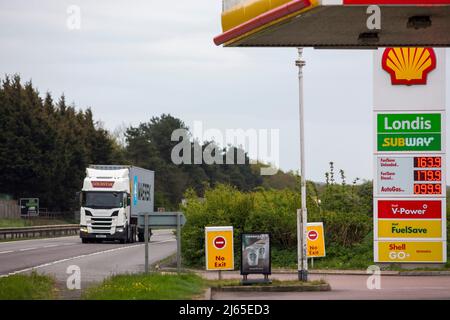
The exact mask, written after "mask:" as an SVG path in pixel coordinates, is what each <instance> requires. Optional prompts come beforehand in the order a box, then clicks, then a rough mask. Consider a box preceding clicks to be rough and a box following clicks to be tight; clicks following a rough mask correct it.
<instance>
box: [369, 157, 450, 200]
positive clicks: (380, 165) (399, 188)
mask: <svg viewBox="0 0 450 320" xmlns="http://www.w3.org/2000/svg"><path fill="white" fill-rule="evenodd" d="M376 166H377V167H376V180H375V182H376V185H375V186H374V187H375V188H374V193H375V196H402V197H405V196H421V197H436V196H445V193H446V190H445V168H444V161H443V156H441V155H425V154H422V155H421V154H417V155H412V154H411V155H407V156H397V155H396V156H390V155H383V156H377V158H376Z"/></svg>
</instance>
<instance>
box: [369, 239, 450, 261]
mask: <svg viewBox="0 0 450 320" xmlns="http://www.w3.org/2000/svg"><path fill="white" fill-rule="evenodd" d="M446 256H447V255H446V243H445V242H442V241H411V242H409V241H378V242H376V243H375V262H446V260H447V259H446Z"/></svg>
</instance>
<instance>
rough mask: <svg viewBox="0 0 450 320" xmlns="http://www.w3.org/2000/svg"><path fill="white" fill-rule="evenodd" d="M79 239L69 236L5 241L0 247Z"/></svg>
mask: <svg viewBox="0 0 450 320" xmlns="http://www.w3.org/2000/svg"><path fill="white" fill-rule="evenodd" d="M75 237H77V238H79V236H67V237H54V238H40V239H26V240H11V241H4V242H0V245H5V244H15V243H21V242H26V241H28V242H29V241H40V242H43V241H48V240H62V239H67V238H69V239H70V238H75Z"/></svg>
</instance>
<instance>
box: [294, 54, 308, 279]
mask: <svg viewBox="0 0 450 320" xmlns="http://www.w3.org/2000/svg"><path fill="white" fill-rule="evenodd" d="M302 56H303V48H298V59H297V60H296V61H295V65H296V66H297V67H298V93H299V97H298V99H299V100H298V101H299V115H300V184H301V188H300V189H301V202H302V203H301V206H302V208H301V210H297V257H298V280H300V281H308V258H307V256H306V251H307V248H306V223H307V221H308V216H307V209H306V175H305V121H304V118H305V117H304V106H303V67H304V66H305V61H304V60H302Z"/></svg>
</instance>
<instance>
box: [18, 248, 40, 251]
mask: <svg viewBox="0 0 450 320" xmlns="http://www.w3.org/2000/svg"><path fill="white" fill-rule="evenodd" d="M34 249H37V248H36V247H34V248H23V249H19V251H29V250H34Z"/></svg>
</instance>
